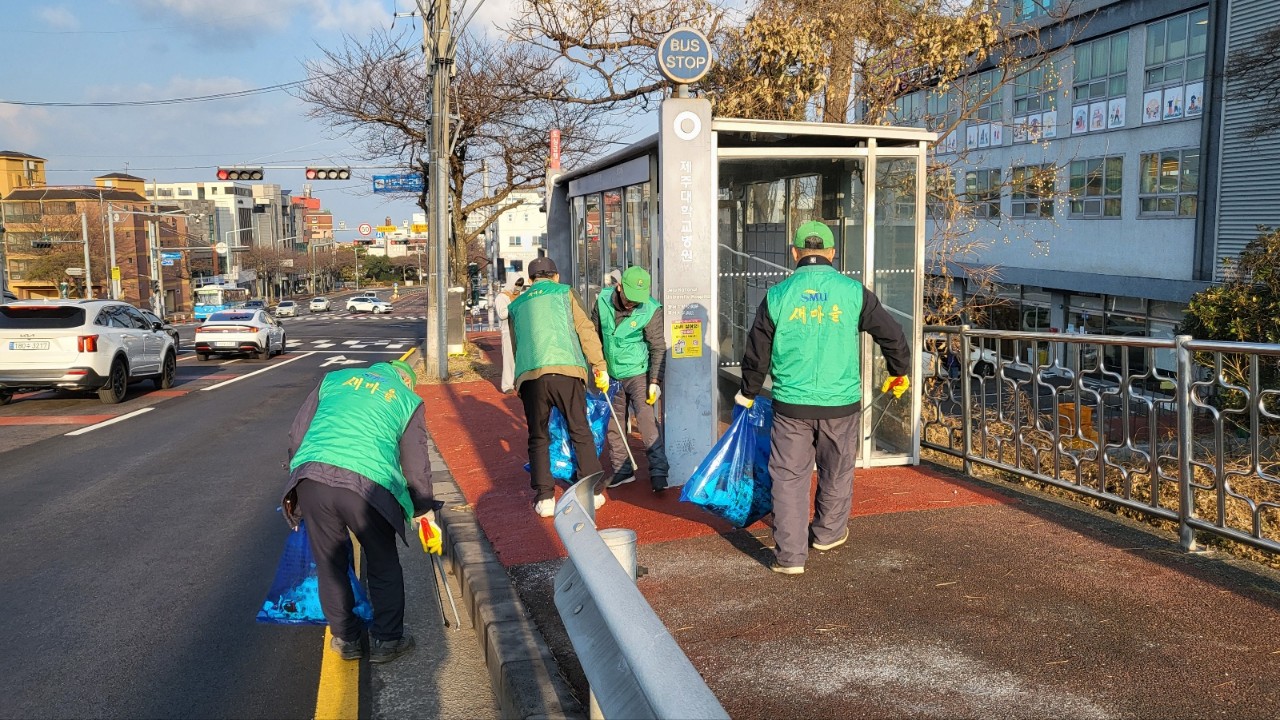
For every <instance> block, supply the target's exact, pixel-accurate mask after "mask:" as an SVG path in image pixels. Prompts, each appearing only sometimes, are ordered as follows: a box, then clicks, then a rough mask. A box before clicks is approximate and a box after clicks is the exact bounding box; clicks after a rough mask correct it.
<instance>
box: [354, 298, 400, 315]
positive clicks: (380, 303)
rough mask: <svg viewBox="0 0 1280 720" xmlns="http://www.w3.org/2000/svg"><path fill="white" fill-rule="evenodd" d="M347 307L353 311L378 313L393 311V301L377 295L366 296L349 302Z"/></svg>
mask: <svg viewBox="0 0 1280 720" xmlns="http://www.w3.org/2000/svg"><path fill="white" fill-rule="evenodd" d="M347 308H348V309H349V310H351V312H368V313H373V314H375V315H377V314H378V313H389V312H391V303H389V302H387V301H386V300H382V299H379V298H376V297H365V298H359V299H357V300H355V301H353V302H348V303H347Z"/></svg>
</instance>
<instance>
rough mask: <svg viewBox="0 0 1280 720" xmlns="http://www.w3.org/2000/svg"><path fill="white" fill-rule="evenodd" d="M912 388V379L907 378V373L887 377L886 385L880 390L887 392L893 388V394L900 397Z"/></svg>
mask: <svg viewBox="0 0 1280 720" xmlns="http://www.w3.org/2000/svg"><path fill="white" fill-rule="evenodd" d="M910 388H911V381H910V380H908V379H907V376H906V375H894V376H893V377H888V378H885V380H884V386H883V387H881V388H880V392H883V393H887V392H889V391H890V390H892V391H893V396H894V397H895V398H900V397H902V396H903V394H904V393H906V392H907V390H909V389H910Z"/></svg>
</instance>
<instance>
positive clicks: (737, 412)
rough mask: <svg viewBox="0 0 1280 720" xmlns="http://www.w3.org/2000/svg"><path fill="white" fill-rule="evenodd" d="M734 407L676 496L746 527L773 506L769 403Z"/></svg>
mask: <svg viewBox="0 0 1280 720" xmlns="http://www.w3.org/2000/svg"><path fill="white" fill-rule="evenodd" d="M733 411H734V413H733V422H732V423H730V424H729V429H728V430H727V431H725V434H724V435H723V436H721V438H720V440H718V441H717V442H716V444H715V446H714V447H712V448H711V453H710V454H709V455H707V457H706V458H705V459H703V461H702V463H701V464H699V465H698V469H697V470H694V471H693V477H691V478H689V481H688V482H687V483H685V484H684V489H683V490H682V491H681V492H680V500H681V501H683V502H688V503H693V504H694V505H697V506H698V507H700V508H702V509H704V510H706V511H708V512H710V513H711V514H713V515H716V516H718V517H722V518H724V519H725V520H728V521H729V522H730V523H732V524H733V526H734V527H739V528H744V527H747V526H748V525H750V524H752V523H754V522H756V521H757V520H759V519H760V518H763V517H764V516H765V515H768V514H769V513H770V512H772V511H773V499H772V496H771V493H772V483H771V482H770V481H769V429H770V428H771V427H772V426H773V404H772V403H770V402H769V399H768V398H763V397H762V398H756V401H755V403H754V404H753V405H752V406H751V407H750V408H744V407H741V406H735V407H734V409H733Z"/></svg>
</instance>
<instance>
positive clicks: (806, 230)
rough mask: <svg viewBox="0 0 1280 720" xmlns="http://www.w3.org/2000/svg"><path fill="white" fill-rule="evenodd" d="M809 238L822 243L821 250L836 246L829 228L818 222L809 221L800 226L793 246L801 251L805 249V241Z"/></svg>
mask: <svg viewBox="0 0 1280 720" xmlns="http://www.w3.org/2000/svg"><path fill="white" fill-rule="evenodd" d="M811 237H816V238H818V239H819V240H821V241H822V249H823V250H828V249H830V248H833V247H835V246H836V238H835V236H834V235H832V234H831V228H829V227H827V225H826V223H824V222H821V221H819V220H810V221H809V222H807V223H805V224H803V225H801V226H800V229H799V230H796V242H795V246H796V247H798V248H800V249H801V250H803V249H804V248H805V247H806V246H805V241H806V240H808V239H809V238H811Z"/></svg>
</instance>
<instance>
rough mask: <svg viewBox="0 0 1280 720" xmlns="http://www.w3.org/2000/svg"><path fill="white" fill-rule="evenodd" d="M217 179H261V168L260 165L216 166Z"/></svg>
mask: <svg viewBox="0 0 1280 720" xmlns="http://www.w3.org/2000/svg"><path fill="white" fill-rule="evenodd" d="M218 179H219V180H261V179H262V168H260V167H229V168H224V167H220V168H218Z"/></svg>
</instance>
